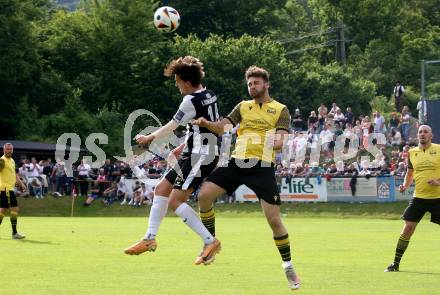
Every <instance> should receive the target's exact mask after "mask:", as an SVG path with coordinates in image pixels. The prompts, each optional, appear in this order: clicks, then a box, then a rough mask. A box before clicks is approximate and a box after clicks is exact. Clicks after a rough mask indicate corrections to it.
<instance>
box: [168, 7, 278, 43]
mask: <svg viewBox="0 0 440 295" xmlns="http://www.w3.org/2000/svg"><path fill="white" fill-rule="evenodd" d="M285 4H286V0H271V1H265V0H253V1H235V0H206V1H192V0H174V1H172V2H171V3H170V5H171V6H173V7H174V8H175V9H177V10H178V11H179V13H180V15H181V18H182V20H181V24H180V27H179V29H178V30H177V33H178V34H179V35H182V36H188V35H190V34H194V35H197V36H198V37H199V38H201V39H205V38H207V37H209V35H210V34H217V35H223V36H227V37H240V36H241V35H243V34H248V35H252V36H262V35H266V34H268V33H270V32H271V31H273V30H274V29H276V28H277V27H284V23H283V22H282V19H281V18H280V16H279V14H278V11H279V10H281V9H282V8H284V6H285Z"/></svg>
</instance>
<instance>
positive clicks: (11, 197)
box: [0, 191, 18, 209]
mask: <svg viewBox="0 0 440 295" xmlns="http://www.w3.org/2000/svg"><path fill="white" fill-rule="evenodd" d="M17 206H18V203H17V197H16V196H15V193H14V191H9V192H7V191H1V192H0V208H3V209H7V208H10V207H17Z"/></svg>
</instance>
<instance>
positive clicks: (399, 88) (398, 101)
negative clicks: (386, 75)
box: [393, 81, 405, 112]
mask: <svg viewBox="0 0 440 295" xmlns="http://www.w3.org/2000/svg"><path fill="white" fill-rule="evenodd" d="M404 93H405V88H404V87H403V85H402V84H401V83H400V81H396V85H395V86H394V90H393V96H394V101H395V105H396V111H398V112H400V111H401V109H402V101H403V96H404Z"/></svg>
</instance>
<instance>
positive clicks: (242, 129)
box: [227, 99, 290, 163]
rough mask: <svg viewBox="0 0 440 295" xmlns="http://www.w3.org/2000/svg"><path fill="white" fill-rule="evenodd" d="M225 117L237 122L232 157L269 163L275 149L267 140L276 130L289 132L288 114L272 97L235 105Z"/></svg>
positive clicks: (284, 107) (272, 158) (235, 123)
mask: <svg viewBox="0 0 440 295" xmlns="http://www.w3.org/2000/svg"><path fill="white" fill-rule="evenodd" d="M227 118H228V119H229V120H230V121H231V122H232V123H233V124H234V125H237V124H240V126H239V127H238V130H237V140H236V143H235V149H234V151H233V152H232V157H233V158H236V159H251V158H254V159H255V158H256V159H258V160H262V161H264V162H268V163H270V162H273V161H274V160H275V151H274V150H273V148H272V147H271V145H270V144H268V143H266V139H267V135H268V134H270V133H273V134H275V132H276V131H277V130H286V131H289V127H290V114H289V110H288V109H287V107H286V106H285V105H283V104H281V103H279V102H278V101H276V100H273V99H272V100H270V101H268V102H266V103H262V104H259V103H256V102H255V101H254V100H246V101H242V102H240V103H239V104H238V105H236V106H235V108H234V109H233V110H232V112H231V113H230V114H229V115H228V116H227Z"/></svg>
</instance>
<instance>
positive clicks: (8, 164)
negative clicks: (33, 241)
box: [0, 143, 26, 239]
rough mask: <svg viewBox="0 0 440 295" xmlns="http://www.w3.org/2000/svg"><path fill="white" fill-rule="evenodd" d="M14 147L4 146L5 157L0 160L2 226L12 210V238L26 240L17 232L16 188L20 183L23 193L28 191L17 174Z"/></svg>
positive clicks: (0, 211)
mask: <svg viewBox="0 0 440 295" xmlns="http://www.w3.org/2000/svg"><path fill="white" fill-rule="evenodd" d="M13 152H14V147H13V146H12V144H10V143H5V144H4V145H3V156H2V157H1V158H0V224H1V223H2V221H3V217H5V212H6V210H8V208H10V210H11V211H10V218H11V226H12V238H13V239H24V238H25V236H24V235H22V234H20V233H18V232H17V216H18V209H19V208H18V203H17V198H16V197H15V193H14V188H15V184H16V183H18V185H19V186H20V189H21V190H22V191H25V190H26V185H24V183H23V182H22V181H21V180H20V178H19V177H18V175H16V174H15V161H14V159H12V153H13Z"/></svg>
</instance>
